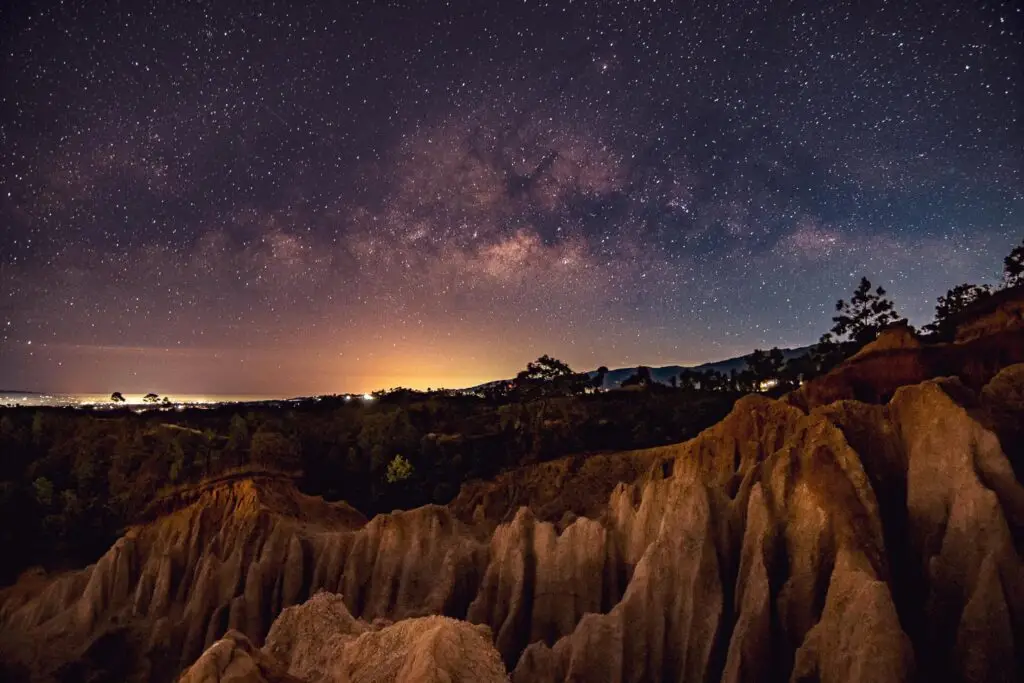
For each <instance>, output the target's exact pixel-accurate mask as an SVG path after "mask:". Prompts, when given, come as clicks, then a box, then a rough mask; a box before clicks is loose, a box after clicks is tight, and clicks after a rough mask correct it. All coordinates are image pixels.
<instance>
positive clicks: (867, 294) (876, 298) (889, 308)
mask: <svg viewBox="0 0 1024 683" xmlns="http://www.w3.org/2000/svg"><path fill="white" fill-rule="evenodd" d="M836 312H837V313H838V315H836V316H835V317H834V318H832V321H833V322H834V323H835V325H833V326H832V330H831V333H830V334H831V335H832V336H833V337H834V338H835V339H836V340H838V341H848V342H851V343H853V344H855V345H856V346H857V347H861V346H864V345H865V344H868V343H870V342H872V341H874V340H875V337H877V336H878V333H879V332H880V331H881V330H882V328H884V327H885V326H886V325H890V324H892V323H894V322H897V321H898V320H899V319H900V318H899V316H898V315H897V314H896V307H895V305H894V304H893V302H892V301H891V300H890V299H887V298H886V297H885V290H884V289H882V288H881V287H878V288H876V289H874V290H872V288H871V281H870V280H868V279H867V278H866V277H862V278H861V279H860V284H859V285H858V286H857V289H856V291H854V293H853V296H852V297H851V298H850V300H849V301H844V300H843V299H840V300H839V301H837V302H836Z"/></svg>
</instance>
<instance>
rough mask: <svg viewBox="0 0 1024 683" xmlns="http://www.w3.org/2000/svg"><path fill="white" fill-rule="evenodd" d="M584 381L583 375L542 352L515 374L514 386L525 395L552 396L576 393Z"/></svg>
mask: <svg viewBox="0 0 1024 683" xmlns="http://www.w3.org/2000/svg"><path fill="white" fill-rule="evenodd" d="M585 381H586V380H585V375H577V374H576V373H574V372H573V371H572V368H570V367H569V366H568V365H567V364H566V363H563V362H562V361H560V360H558V359H557V358H552V357H551V356H549V355H547V354H544V355H543V356H541V357H540V358H538V359H537V360H536V361H533V362H530V363H527V364H526V369H525V370H522V371H520V372H519V374H518V375H516V379H515V386H516V389H518V390H519V391H520V392H522V393H524V394H527V395H540V396H552V395H558V394H572V393H577V392H578V391H580V390H581V388H582V387H581V385H582V384H583V383H585Z"/></svg>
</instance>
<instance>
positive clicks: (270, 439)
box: [249, 431, 300, 472]
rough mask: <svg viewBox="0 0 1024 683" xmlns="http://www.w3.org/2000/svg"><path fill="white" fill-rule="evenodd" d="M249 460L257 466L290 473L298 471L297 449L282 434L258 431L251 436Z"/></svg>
mask: <svg viewBox="0 0 1024 683" xmlns="http://www.w3.org/2000/svg"><path fill="white" fill-rule="evenodd" d="M249 448H250V452H251V456H250V457H251V459H252V461H253V462H254V463H256V464H257V465H263V466H265V467H270V468H272V469H277V470H284V471H286V472H290V471H292V470H297V469H299V466H300V454H299V449H298V448H296V446H295V444H294V443H292V441H291V440H290V439H288V438H287V437H286V436H285V435H284V434H280V433H278V432H267V431H259V432H256V433H255V434H253V435H252V444H251V445H250V446H249Z"/></svg>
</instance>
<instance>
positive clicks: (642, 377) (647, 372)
mask: <svg viewBox="0 0 1024 683" xmlns="http://www.w3.org/2000/svg"><path fill="white" fill-rule="evenodd" d="M651 381H652V380H651V369H650V368H649V367H647V366H646V365H641V366H639V367H637V369H636V372H634V373H633V374H632V375H630V376H629V377H627V378H626V379H624V380H622V386H624V387H649V386H651Z"/></svg>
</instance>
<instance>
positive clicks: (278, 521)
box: [0, 351, 1024, 682]
mask: <svg viewBox="0 0 1024 683" xmlns="http://www.w3.org/2000/svg"><path fill="white" fill-rule="evenodd" d="M901 352H902V351H901ZM881 353H886V352H881ZM1022 397H1024V366H1014V367H1010V368H1006V369H1004V370H1002V371H1001V372H999V373H998V374H997V375H995V376H994V377H991V381H989V382H988V383H987V384H986V385H984V386H982V387H972V386H969V384H966V383H964V382H962V381H960V380H958V379H956V378H951V379H935V380H928V381H924V382H921V383H918V384H913V385H908V386H903V387H900V388H897V389H894V391H893V394H892V397H891V399H890V400H888V401H887V402H886V403H885V404H872V403H864V402H858V401H853V400H839V401H835V402H831V403H829V404H827V405H820V406H816V407H813V408H812V409H810V410H808V409H807V408H806V407H804V406H802V405H801V404H800V402H799V401H796V402H794V401H775V400H771V399H768V398H764V397H760V396H750V397H747V398H744V399H742V400H740V401H739V402H738V403H737V404H736V406H735V408H734V410H733V411H732V413H731V414H730V415H729V416H728V417H727V418H726V419H724V420H723V421H722V422H720V423H719V424H717V425H715V426H714V427H712V428H711V429H708V430H706V431H705V432H703V433H702V434H701V435H699V436H698V437H697V438H695V439H693V440H691V441H688V442H686V443H684V444H679V445H677V446H673V447H668V448H663V449H658V450H656V451H647V452H644V453H643V454H642V455H640V456H638V457H642V458H643V459H644V463H645V468H646V474H644V475H643V476H641V477H640V478H639V479H637V480H636V481H634V482H631V483H620V484H618V485H617V486H615V488H614V490H613V491H612V492H611V494H610V495H609V496H608V498H607V501H606V503H605V504H604V505H603V506H600V508H596V507H595V506H594V505H593V503H592V501H589V499H588V502H587V506H588V507H587V508H586V509H581V510H573V509H571V506H569V507H568V508H567V509H566V512H569V513H573V514H581V513H586V515H587V516H578V517H573V516H572V515H570V516H569V517H567V518H565V519H563V520H560V521H559V522H558V523H556V522H554V521H551V519H545V518H544V517H541V518H538V516H537V515H536V514H534V512H533V511H531V510H530V509H529V508H528V507H523V508H521V509H519V510H518V512H516V513H515V514H514V516H512V517H511V518H510V519H509V518H508V516H507V512H505V511H503V512H502V513H501V514H502V520H503V521H501V522H500V523H495V522H494V521H487V523H479V524H473V523H471V522H472V519H470V520H469V521H468V522H467V521H463V520H462V519H459V516H457V515H454V514H453V513H452V512H451V511H450V510H449V509H447V508H445V507H439V506H428V507H424V508H419V509H416V510H411V511H407V512H396V513H393V514H391V515H381V516H378V517H377V518H375V519H373V520H371V521H369V522H364V521H363V520H361V519H359V518H358V516H356V515H353V513H352V511H351V509H350V508H347V507H346V506H337V505H329V504H326V503H323V502H322V501H320V500H318V499H311V498H308V497H305V496H302V495H301V494H298V493H297V492H295V491H294V490H293V489H291V488H290V485H288V484H287V483H286V482H282V481H278V480H272V479H263V480H256V481H253V480H240V481H230V482H225V483H223V485H220V486H210V487H208V488H207V489H205V490H203V491H202V492H200V493H199V494H198V495H196V496H193V497H192V498H191V499H189V500H187V501H183V503H182V506H181V507H179V508H177V509H174V510H172V511H169V512H167V513H166V514H163V515H162V516H160V517H159V518H157V519H155V520H153V521H151V522H149V523H147V524H145V525H142V526H140V527H137V528H134V529H132V530H130V531H129V533H128V534H126V536H125V537H124V538H122V539H121V540H120V541H119V542H118V543H117V544H116V545H115V546H114V547H113V548H111V550H110V551H109V552H108V553H107V554H106V555H105V556H104V557H103V558H102V559H101V560H100V561H99V562H98V563H97V564H96V565H94V566H92V567H90V568H87V569H86V570H83V571H81V572H75V573H71V574H67V575H64V576H61V577H57V578H55V579H52V580H48V581H45V582H42V584H40V583H39V581H38V580H37V583H36V584H35V585H33V586H32V587H26V586H22V587H15V588H13V589H9V590H8V591H7V592H6V593H5V594H4V596H3V597H2V598H0V600H2V602H0V645H2V647H3V648H4V649H3V652H4V655H5V656H6V657H17V658H18V659H20V660H22V661H23V662H25V663H26V664H28V665H29V666H31V667H33V671H34V672H35V673H36V675H37V677H38V678H40V679H42V678H45V677H46V676H47V675H50V674H56V675H58V676H60V675H61V672H65V671H67V668H66V667H67V666H68V664H66V663H65V660H71V661H86V662H89V661H93V660H97V661H99V660H98V659H97V658H98V656H99V655H98V653H100V652H106V651H107V650H108V649H109V643H110V639H111V638H113V639H115V642H117V643H120V644H121V646H122V651H123V653H124V656H125V658H126V659H130V660H131V661H133V662H135V666H136V668H135V669H133V671H134V672H135V675H137V676H138V677H139V678H140V679H152V680H159V679H160V678H161V677H164V678H169V677H170V676H172V675H174V673H176V672H177V671H180V670H181V669H183V668H184V667H186V666H188V665H189V664H192V663H193V662H195V665H194V666H192V667H191V669H189V672H188V676H193V677H195V676H198V678H189V679H187V680H190V681H191V680H197V681H198V680H206V679H207V678H209V677H210V676H214V675H220V676H221V678H223V672H224V671H228V670H231V671H245V672H247V673H246V674H245V675H246V676H262V677H263V678H262V679H259V678H253V679H252V680H253V681H258V680H267V681H272V680H277V679H275V678H274V676H278V677H280V676H293V677H297V678H298V679H300V680H305V681H320V680H325V681H326V680H353V681H354V680H364V679H361V678H358V672H359V671H360V670H361V669H360V668H359V666H360V665H358V664H357V663H358V662H361V661H364V659H365V658H367V657H370V658H372V659H374V661H382V662H389V664H388V665H387V666H388V667H390V668H388V669H387V671H389V672H391V673H388V674H387V676H389V677H381V678H377V679H369V680H389V681H390V680H432V679H430V678H426V679H419V678H417V679H411V678H402V676H403V675H407V674H408V671H412V669H407V666H412V665H411V664H409V662H411V661H415V662H420V663H422V662H427V661H429V662H433V664H430V666H433V667H434V669H430V668H429V667H428V668H427V669H424V670H425V671H437V672H443V675H442V674H441V673H438V674H437V680H448V679H445V678H444V676H448V677H449V678H450V679H451V680H460V679H459V678H458V676H456V675H455V674H453V673H451V672H452V671H455V670H456V668H455V667H456V664H457V660H459V659H460V658H461V657H465V658H467V659H466V661H467V662H468V661H473V662H476V664H474V666H477V665H479V666H480V667H484V668H481V669H480V671H488V672H499V673H500V669H499V668H494V667H492V666H491V664H486V662H491V663H492V664H493V663H494V662H497V661H498V657H499V656H500V659H501V660H502V661H503V663H504V666H505V667H506V668H507V670H508V671H509V672H510V673H511V677H512V680H513V681H516V682H524V681H538V682H543V681H590V680H594V681H683V680H687V681H688V680H703V681H713V680H724V681H776V680H794V681H814V680H818V681H837V682H839V681H842V682H849V681H907V680H912V679H913V678H914V676H919V677H921V678H923V679H926V680H949V681H965V682H968V681H969V682H974V681H1013V680H1020V677H1021V676H1022V675H1024V636H1022V635H1021V634H1024V564H1022V559H1021V555H1022V549H1024V487H1022V486H1021V483H1020V480H1019V479H1018V477H1017V476H1016V475H1015V464H1014V463H1015V462H1016V461H1015V458H1017V457H1019V453H1020V452H1021V444H1020V441H1019V440H1020V437H1021V432H1020V424H1021V423H1022V421H1024V413H1022V406H1024V401H1022ZM1008 456H1009V457H1008ZM1017 472H1018V473H1019V469H1018V470H1017ZM464 500H480V501H481V502H480V503H479V504H480V505H481V506H482V507H483V508H486V505H483V502H482V499H480V498H479V496H478V497H476V498H474V497H473V496H469V495H467V496H466V497H464ZM500 507H501V506H499V508H500ZM461 516H463V517H465V515H464V514H463V515H461ZM476 516H478V517H479V516H480V515H479V514H477V515H476ZM552 516H558V515H552ZM470 517H471V518H472V517H473V515H472V514H471V515H470ZM485 521H486V520H485ZM321 590H323V591H327V592H328V593H330V594H334V595H336V596H342V597H331V596H325V595H317V593H318V591H321ZM311 597H312V599H310V598H311ZM342 601H343V602H342ZM303 603H304V604H303ZM299 604H302V607H294V606H295V605H299ZM429 615H438V616H434V617H431V616H429ZM441 616H444V617H452V618H454V619H441V620H438V619H440V617H441ZM275 617H276V618H277V621H276V622H275V621H274V620H275ZM458 620H461V621H458ZM467 622H468V623H467ZM471 624H478V625H481V626H483V627H486V628H482V629H476V628H475V627H474V626H472V625H471ZM226 633H230V635H229V636H227V637H225V634H226ZM425 634H430V635H429V637H427V635H425ZM423 638H427V640H423ZM104 639H106V640H104ZM491 642H493V649H492V646H491V645H490V644H489V643H491ZM104 648H105V649H104ZM260 648H262V649H260ZM367 653H372V654H367ZM474 657H479V661H478V660H477V659H473V658H474ZM197 658H199V661H198V662H196V659H197ZM103 661H104V662H106V660H103ZM61 666H63V667H64V668H61ZM97 666H99V665H97ZM104 666H106V664H104ZM417 666H419V664H417ZM232 667H234V668H232ZM486 667H491V668H486ZM339 671H345V672H347V673H346V674H345V675H348V676H350V678H348V679H346V678H339V677H338V676H340V675H341V674H339V673H338V672H339ZM403 671H404V672H406V673H405V674H403V673H402V672H403ZM417 671H419V669H417ZM211 672H212V673H211ZM217 672H221V673H217ZM431 675H433V674H431ZM461 675H463V674H459V676H461ZM466 675H468V674H466ZM488 675H489V674H488ZM80 677H85V676H84V675H82V676H80ZM332 677H334V678H332ZM210 680H220V679H216V678H211V679H210ZM282 680H287V679H282ZM461 680H469V679H465V678H463V679H461ZM473 680H487V679H486V678H482V679H476V678H473Z"/></svg>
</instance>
